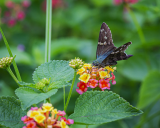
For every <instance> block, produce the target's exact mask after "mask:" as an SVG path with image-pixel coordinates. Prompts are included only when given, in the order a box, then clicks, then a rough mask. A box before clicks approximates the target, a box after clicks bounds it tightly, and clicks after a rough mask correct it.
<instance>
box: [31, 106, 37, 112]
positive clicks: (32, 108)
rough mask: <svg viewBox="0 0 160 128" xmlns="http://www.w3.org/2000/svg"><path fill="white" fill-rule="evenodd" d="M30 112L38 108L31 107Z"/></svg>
mask: <svg viewBox="0 0 160 128" xmlns="http://www.w3.org/2000/svg"><path fill="white" fill-rule="evenodd" d="M30 110H32V111H33V110H38V107H31V109H30Z"/></svg>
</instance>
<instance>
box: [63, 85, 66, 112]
mask: <svg viewBox="0 0 160 128" xmlns="http://www.w3.org/2000/svg"><path fill="white" fill-rule="evenodd" d="M63 100H64V109H65V104H66V102H65V101H66V94H65V86H64V85H63Z"/></svg>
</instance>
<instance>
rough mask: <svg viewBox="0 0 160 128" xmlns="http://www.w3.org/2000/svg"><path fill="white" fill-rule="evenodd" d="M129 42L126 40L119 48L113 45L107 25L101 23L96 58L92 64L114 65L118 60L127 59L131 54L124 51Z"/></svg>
mask: <svg viewBox="0 0 160 128" xmlns="http://www.w3.org/2000/svg"><path fill="white" fill-rule="evenodd" d="M130 44H131V42H128V43H126V44H124V45H122V46H120V47H119V48H117V47H115V46H114V44H113V40H112V34H111V31H110V29H109V27H108V26H107V24H106V23H102V26H101V29H100V33H99V40H98V45H97V52H96V58H97V59H96V60H95V61H93V63H92V64H93V65H94V66H98V67H105V66H111V65H116V64H117V61H119V60H126V59H128V58H129V57H131V56H133V55H127V54H126V53H125V50H126V49H127V48H128V46H129V45H130Z"/></svg>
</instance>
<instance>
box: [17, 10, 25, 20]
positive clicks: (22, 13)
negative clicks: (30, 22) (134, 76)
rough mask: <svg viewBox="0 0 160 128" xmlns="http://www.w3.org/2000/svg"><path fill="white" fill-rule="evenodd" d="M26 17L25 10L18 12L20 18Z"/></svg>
mask: <svg viewBox="0 0 160 128" xmlns="http://www.w3.org/2000/svg"><path fill="white" fill-rule="evenodd" d="M24 18H25V13H24V12H23V11H20V12H18V13H17V19H18V20H23V19H24Z"/></svg>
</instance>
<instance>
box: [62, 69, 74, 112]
mask: <svg viewBox="0 0 160 128" xmlns="http://www.w3.org/2000/svg"><path fill="white" fill-rule="evenodd" d="M75 79H76V70H74V78H73V81H72V85H71V88H70V91H69V95H68V98H67V103H66V105H65V108H64V111H66V110H67V107H68V104H69V101H70V98H71V95H72V90H73V86H74V82H75Z"/></svg>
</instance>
